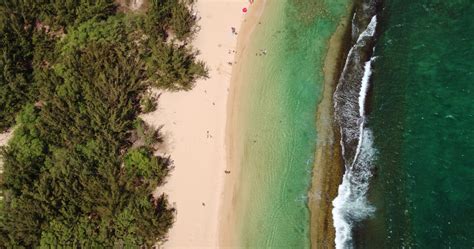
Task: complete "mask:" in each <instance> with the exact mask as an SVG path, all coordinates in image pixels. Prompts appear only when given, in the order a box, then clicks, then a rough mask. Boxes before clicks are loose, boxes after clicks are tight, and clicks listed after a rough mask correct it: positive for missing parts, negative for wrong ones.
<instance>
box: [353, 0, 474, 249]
mask: <svg viewBox="0 0 474 249" xmlns="http://www.w3.org/2000/svg"><path fill="white" fill-rule="evenodd" d="M379 34H380V38H379V40H378V41H377V44H376V46H375V56H376V59H375V61H374V63H373V64H374V65H373V71H374V72H373V76H372V83H371V84H372V86H373V88H372V94H371V96H370V99H368V100H369V101H368V103H369V104H370V106H369V108H368V109H369V113H370V114H369V121H368V123H369V124H370V126H371V127H372V130H373V134H374V147H375V148H376V150H377V158H376V160H375V163H374V170H373V173H374V176H373V180H372V182H371V183H370V191H369V200H370V202H371V203H372V204H373V206H374V208H375V210H376V211H375V212H374V213H373V215H372V218H370V219H368V220H367V221H366V222H363V223H362V224H360V226H359V227H358V228H357V229H356V232H357V233H358V234H357V240H356V245H357V247H358V248H472V247H474V233H473V232H472V225H473V224H474V217H473V216H472V213H473V212H474V190H473V189H474V188H473V186H474V143H473V142H472V141H473V138H474V129H473V127H474V84H473V83H474V3H473V2H472V1H471V0H454V1H433V0H431V1H427V0H418V1H409V0H385V1H384V3H383V8H381V11H380V30H379Z"/></svg>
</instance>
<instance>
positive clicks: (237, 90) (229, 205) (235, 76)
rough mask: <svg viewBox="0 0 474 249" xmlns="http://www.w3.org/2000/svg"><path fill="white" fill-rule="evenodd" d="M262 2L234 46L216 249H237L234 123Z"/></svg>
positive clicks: (237, 176)
mask: <svg viewBox="0 0 474 249" xmlns="http://www.w3.org/2000/svg"><path fill="white" fill-rule="evenodd" d="M265 5H266V0H265V1H255V2H254V4H253V5H252V9H251V11H249V13H248V14H247V15H246V16H245V19H244V21H243V23H242V26H241V30H240V33H239V37H238V43H237V52H238V54H237V56H236V61H237V62H238V63H237V64H236V65H234V68H233V71H232V79H231V86H230V92H229V97H228V103H227V125H226V148H227V149H226V152H227V164H228V169H229V170H230V171H231V172H232V177H229V178H227V179H226V182H225V187H224V192H225V195H224V196H223V201H222V206H221V211H220V215H219V217H220V219H221V220H220V224H219V240H220V242H219V245H220V248H228V247H236V246H238V245H239V239H238V237H237V236H236V227H235V224H236V223H237V222H236V221H235V219H237V218H238V217H236V215H235V212H234V210H235V206H236V201H237V200H236V194H238V193H239V180H240V167H239V165H240V159H241V156H240V155H238V154H237V153H238V152H239V151H242V150H239V149H237V148H236V146H237V144H238V143H237V140H236V139H237V138H236V136H239V128H240V123H241V121H242V120H237V117H236V113H237V109H238V108H239V107H240V101H241V100H242V96H241V95H242V92H243V89H244V88H245V84H246V83H247V82H244V81H243V80H242V73H241V71H242V67H243V65H245V64H246V61H247V58H245V57H244V56H245V55H246V51H247V49H248V47H249V46H250V38H251V36H252V32H253V30H254V29H255V27H256V25H258V22H259V20H260V18H261V16H262V14H263V11H264V9H265Z"/></svg>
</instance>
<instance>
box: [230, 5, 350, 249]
mask: <svg viewBox="0 0 474 249" xmlns="http://www.w3.org/2000/svg"><path fill="white" fill-rule="evenodd" d="M268 2H269V3H268V6H267V8H266V10H265V13H264V17H263V19H262V24H260V25H257V28H256V30H255V32H254V35H253V37H252V42H251V43H252V44H251V46H250V48H249V51H247V57H248V58H247V60H248V62H247V65H245V66H244V67H243V70H242V72H241V73H242V77H243V80H244V81H245V82H246V83H245V84H246V86H245V87H244V89H243V92H242V96H243V97H242V99H241V100H240V101H241V102H242V104H241V105H240V109H239V110H237V113H236V115H237V119H238V120H240V122H242V123H241V127H242V129H241V130H240V131H239V136H238V138H236V139H237V141H238V146H237V148H239V150H240V152H239V153H238V154H240V157H241V158H239V159H240V164H241V165H240V167H241V178H240V183H239V184H240V190H239V194H238V196H237V200H238V204H237V208H238V210H237V217H238V219H237V220H238V223H239V224H236V227H237V235H238V238H239V240H240V242H241V244H242V246H244V247H246V248H308V247H309V245H310V238H309V224H310V223H309V211H308V206H307V202H306V199H307V192H308V188H309V184H310V180H311V170H312V166H313V159H314V152H315V145H316V139H317V134H316V125H315V124H316V123H315V121H316V120H315V117H316V107H317V104H318V101H319V98H320V95H321V91H322V83H323V78H322V65H323V63H324V56H325V54H326V50H327V41H328V40H329V38H330V37H331V34H332V33H333V32H334V31H335V29H336V25H337V23H338V22H339V20H340V18H341V16H342V15H343V14H346V13H345V11H346V4H347V2H348V1H346V0H337V1H309V0H287V1H268ZM263 52H266V54H265V53H263Z"/></svg>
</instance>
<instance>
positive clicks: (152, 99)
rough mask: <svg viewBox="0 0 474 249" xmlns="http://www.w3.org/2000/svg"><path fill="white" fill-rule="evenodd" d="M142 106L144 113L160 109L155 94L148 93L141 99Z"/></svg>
mask: <svg viewBox="0 0 474 249" xmlns="http://www.w3.org/2000/svg"><path fill="white" fill-rule="evenodd" d="M140 105H141V109H142V112H143V113H149V112H154V111H155V110H156V108H157V107H158V98H157V96H155V95H154V94H153V93H151V92H147V93H145V94H144V95H143V97H142V98H141V101H140Z"/></svg>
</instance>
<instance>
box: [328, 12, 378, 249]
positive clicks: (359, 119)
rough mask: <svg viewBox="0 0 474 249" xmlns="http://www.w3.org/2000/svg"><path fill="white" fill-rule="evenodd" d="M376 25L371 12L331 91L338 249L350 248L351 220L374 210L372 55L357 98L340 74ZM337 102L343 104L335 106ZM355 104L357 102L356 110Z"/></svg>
mask: <svg viewBox="0 0 474 249" xmlns="http://www.w3.org/2000/svg"><path fill="white" fill-rule="evenodd" d="M376 26H377V17H376V15H374V16H373V17H372V18H371V20H370V22H369V24H368V25H367V28H366V29H365V30H364V31H363V32H362V33H361V34H360V35H359V37H358V39H357V41H356V43H355V44H354V46H352V48H351V49H350V50H349V53H348V56H347V60H346V63H345V65H344V69H343V72H342V75H341V79H340V82H339V83H338V86H337V87H336V91H335V94H334V98H335V100H334V102H335V109H336V111H338V112H339V113H340V117H338V118H339V120H338V121H339V126H340V130H341V141H340V143H341V146H342V153H343V157H344V158H345V160H344V164H345V168H346V171H345V173H344V175H343V179H342V183H341V184H340V185H339V188H338V195H337V197H336V198H335V199H334V200H333V203H332V204H333V210H332V215H333V220H334V228H335V230H336V238H335V244H336V248H338V249H342V248H353V244H352V229H353V227H354V224H355V223H356V222H359V221H361V220H363V219H366V218H368V217H369V216H370V215H372V214H373V212H374V211H375V208H374V207H372V206H371V205H370V204H369V203H368V200H367V196H366V194H367V191H368V189H369V180H370V178H371V177H372V167H373V165H372V164H373V163H372V162H373V160H374V159H375V153H376V151H375V149H374V146H373V135H372V131H371V130H370V129H369V128H367V127H365V124H366V116H365V103H366V96H367V93H368V90H369V83H370V77H371V75H372V62H373V60H374V59H375V57H372V58H370V59H369V60H368V61H366V62H365V63H364V68H363V69H364V70H363V75H362V78H361V79H360V82H359V83H360V84H359V89H358V99H357V100H358V101H357V102H356V101H355V98H356V96H355V95H356V94H354V93H353V92H355V91H354V89H352V88H351V86H347V85H343V84H344V83H347V82H345V79H344V78H343V77H344V76H345V74H347V72H348V71H347V70H348V65H349V64H350V63H349V61H350V60H357V59H358V58H359V57H357V55H356V54H355V53H357V51H358V50H359V49H361V48H363V47H364V46H366V41H367V39H372V38H373V36H374V34H375V29H376ZM352 62H353V61H352ZM356 64H357V61H356ZM349 82H350V81H349ZM350 83H354V82H350ZM339 102H341V103H342V105H340V106H338V103H339ZM356 105H358V110H357V109H356ZM338 108H339V109H338ZM344 121H348V122H344ZM357 123H358V125H357ZM355 139H356V140H357V147H356V151H355V153H354V156H353V158H351V160H346V159H347V156H348V155H346V153H348V152H347V151H348V150H347V149H346V148H345V143H346V142H347V143H351V142H355V141H354V140H355Z"/></svg>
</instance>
